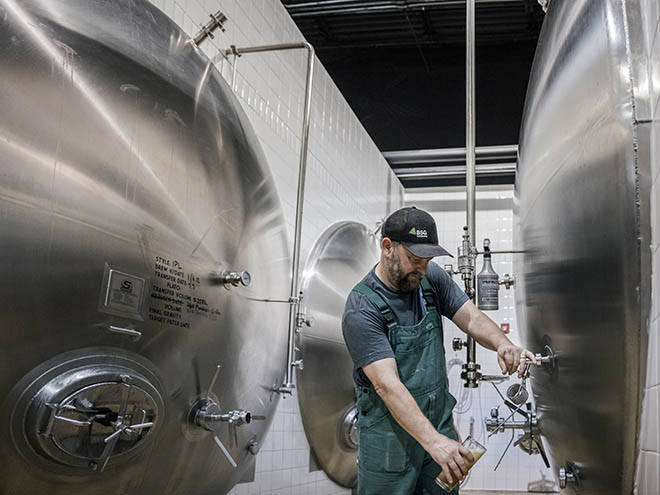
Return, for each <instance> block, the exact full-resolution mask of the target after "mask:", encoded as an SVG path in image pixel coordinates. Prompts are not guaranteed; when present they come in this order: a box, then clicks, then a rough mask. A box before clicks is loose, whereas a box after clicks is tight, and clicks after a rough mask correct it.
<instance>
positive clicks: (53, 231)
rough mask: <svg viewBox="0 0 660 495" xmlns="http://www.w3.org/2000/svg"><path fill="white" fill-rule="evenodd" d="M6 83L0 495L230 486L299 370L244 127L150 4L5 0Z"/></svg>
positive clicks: (0, 239) (0, 26)
mask: <svg viewBox="0 0 660 495" xmlns="http://www.w3.org/2000/svg"><path fill="white" fill-rule="evenodd" d="M0 74H2V76H1V77H0V108H2V114H1V117H0V273H2V279H3V283H2V284H1V285H0V300H2V311H1V313H0V315H1V316H0V321H1V323H2V324H1V329H0V493H3V494H12V495H33V494H34V493H42V492H43V493H49V494H52V495H60V494H67V495H76V494H78V495H81V494H85V495H107V494H111V493H112V494H118V493H121V494H123V495H130V494H134V493H145V494H190V495H193V494H200V495H201V494H211V493H213V494H218V493H225V492H227V491H229V489H230V488H231V487H232V486H233V485H234V484H235V483H236V482H237V481H239V480H240V479H241V478H246V477H249V475H250V469H251V468H252V467H253V466H254V463H253V460H254V455H255V454H256V453H257V452H258V450H259V446H260V444H261V442H262V440H263V438H264V435H265V432H266V430H267V428H268V425H269V423H270V420H271V417H272V414H273V412H274V410H275V407H276V405H277V402H278V394H277V393H275V392H274V391H273V389H276V388H277V387H279V385H280V384H281V383H282V381H283V378H284V372H285V367H286V362H285V361H286V342H287V314H288V303H286V300H287V298H288V285H289V271H288V269H289V265H290V262H289V258H288V255H287V244H286V236H285V229H284V222H283V217H282V214H281V210H280V203H279V199H278V197H277V194H276V191H275V187H274V183H273V180H272V178H271V176H270V173H269V171H268V169H267V166H266V163H265V160H264V157H263V154H262V152H261V150H260V146H259V144H258V141H257V139H256V136H255V134H254V132H253V130H252V129H251V127H250V124H249V122H248V120H247V118H246V116H245V114H244V113H243V112H242V111H241V109H240V106H239V104H238V103H237V101H236V98H235V97H234V96H233V94H232V92H231V90H230V89H229V87H228V86H227V85H226V84H225V83H224V81H223V80H222V78H221V76H220V75H219V73H218V72H217V71H216V69H215V68H214V66H213V65H212V64H211V63H210V62H209V60H208V59H207V58H206V57H205V56H203V55H202V54H201V53H200V52H199V50H198V49H197V47H196V46H195V45H194V44H193V43H191V42H190V39H189V36H188V35H186V34H185V33H184V32H182V31H181V29H179V28H178V27H177V26H176V25H175V24H174V23H173V22H171V21H170V20H169V19H168V18H167V17H166V16H165V15H164V14H163V13H162V12H160V11H159V10H158V9H157V8H155V7H154V6H152V5H151V4H150V3H148V2H146V1H142V0H115V1H112V2H108V1H104V0H0ZM245 271H247V272H249V274H250V275H251V281H252V283H251V285H249V286H245V285H247V284H248V283H249V282H250V277H248V275H247V274H246V273H244V272H245ZM283 300H284V301H285V302H284V303H282V302H281V301H283ZM275 301H280V302H275ZM218 365H219V366H220V367H219V368H218ZM216 372H217V373H216ZM214 376H217V379H216V380H215V382H214V383H211V382H212V380H213V377H214ZM221 447H222V448H224V449H225V450H226V455H225V453H224V452H223V451H222V449H221ZM230 459H231V461H230ZM232 461H233V462H235V463H236V465H237V467H236V468H234V467H232V465H231V462H232Z"/></svg>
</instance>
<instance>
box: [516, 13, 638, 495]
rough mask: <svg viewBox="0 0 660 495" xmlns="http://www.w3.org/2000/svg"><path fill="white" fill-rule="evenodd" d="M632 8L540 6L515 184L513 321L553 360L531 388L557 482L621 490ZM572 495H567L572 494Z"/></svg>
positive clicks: (632, 259)
mask: <svg viewBox="0 0 660 495" xmlns="http://www.w3.org/2000/svg"><path fill="white" fill-rule="evenodd" d="M639 4H640V2H624V1H622V0H599V1H591V0H552V1H550V2H549V9H548V12H547V16H546V19H545V22H544V25H543V29H542V32H541V37H540V40H539V45H538V48H537V52H536V57H535V60H534V65H533V69H532V76H531V79H530V85H529V90H528V91H529V92H528V95H527V100H526V104H525V113H524V117H523V124H522V135H521V141H520V156H519V163H518V174H517V179H516V209H517V211H516V217H517V221H518V222H519V229H518V233H517V235H518V238H517V239H516V247H518V248H520V249H523V250H524V251H525V253H524V254H523V255H521V256H520V257H519V259H518V261H519V263H518V265H517V272H518V273H519V274H520V277H518V280H519V281H520V283H519V284H517V286H516V287H517V294H516V295H517V304H518V316H519V321H520V323H521V326H522V327H523V331H524V339H525V340H526V342H525V343H526V345H527V346H528V347H529V348H530V349H532V350H534V351H535V352H541V353H543V354H553V355H554V356H555V359H554V362H551V363H548V364H545V365H544V366H543V367H541V368H539V369H536V370H535V371H534V374H533V380H532V381H531V382H532V388H533V393H534V398H535V401H536V405H537V408H538V415H539V421H540V425H541V429H542V432H543V435H544V442H545V444H546V446H547V447H548V449H549V452H550V454H551V457H552V464H553V468H554V469H555V472H556V473H557V475H558V477H559V478H560V484H561V485H567V488H569V489H571V487H573V488H575V489H578V488H580V489H581V490H582V491H581V492H580V493H584V494H585V495H591V494H594V495H595V494H598V495H603V494H617V495H619V494H622V495H623V494H630V493H632V492H633V484H634V481H635V480H634V477H635V470H636V460H637V456H638V454H639V439H638V431H639V423H640V410H641V400H642V389H643V385H644V380H645V372H646V352H647V337H646V336H647V331H648V329H647V326H648V316H649V305H650V294H651V291H650V282H651V281H650V250H649V245H650V242H651V241H650V210H649V199H650V192H649V191H650V178H649V168H650V163H649V162H650V160H649V150H650V144H649V136H650V134H649V129H650V124H649V123H648V112H649V101H648V99H649V96H648V85H647V84H646V83H645V82H644V81H645V80H646V70H647V68H646V64H647V62H648V60H647V58H646V56H645V53H644V49H643V47H644V46H645V43H644V42H643V32H644V29H643V24H642V12H641V7H640V5H639ZM571 493H572V491H571Z"/></svg>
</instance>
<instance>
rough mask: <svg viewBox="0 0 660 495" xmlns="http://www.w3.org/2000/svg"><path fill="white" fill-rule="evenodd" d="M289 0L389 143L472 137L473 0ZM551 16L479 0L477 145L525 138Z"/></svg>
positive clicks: (355, 103)
mask: <svg viewBox="0 0 660 495" xmlns="http://www.w3.org/2000/svg"><path fill="white" fill-rule="evenodd" d="M282 3H283V4H284V5H285V6H286V8H287V10H288V12H289V14H290V15H291V16H292V18H293V19H294V21H295V22H296V24H297V25H298V26H299V28H300V30H301V31H302V33H303V35H304V36H305V38H306V39H307V40H308V41H309V42H310V43H311V44H312V45H313V46H314V48H315V49H316V52H317V55H318V57H319V59H320V60H321V62H322V63H323V65H324V66H325V68H326V69H327V70H328V72H329V73H330V76H331V77H332V78H333V80H334V81H335V83H336V84H337V86H338V87H339V90H340V91H341V92H342V94H343V95H344V97H345V98H346V100H347V101H348V103H349V104H350V105H351V107H352V108H353V110H354V112H355V113H356V114H357V116H358V118H359V119H360V121H361V122H362V124H363V125H364V127H365V128H366V130H367V132H369V134H370V135H371V137H372V138H373V139H374V141H375V142H376V145H377V146H378V147H379V148H380V149H381V150H382V151H393V150H396V151H398V150H413V149H428V148H455V147H464V146H465V9H466V7H465V0H427V1H420V0H389V1H388V0H361V1H355V0H317V1H309V0H282ZM543 17H544V13H543V10H542V9H541V7H540V6H539V5H538V2H537V0H476V33H477V34H476V40H477V45H476V61H477V65H476V73H477V77H476V93H477V100H476V105H477V146H494V145H512V144H517V142H518V134H519V128H520V120H521V116H522V110H523V104H524V97H525V92H526V88H527V81H528V79H529V73H530V69H531V64H532V60H533V56H534V51H535V48H536V43H537V40H538V36H539V32H540V28H541V25H542V23H543ZM425 165H426V166H438V165H439V164H438V163H428V164H420V165H419V166H425ZM406 167H407V168H409V165H408V166H406ZM393 168H394V169H395V170H396V168H397V166H396V165H393ZM503 180H504V181H505V182H506V181H508V182H510V181H511V177H510V176H509V177H508V178H502V177H500V178H499V179H498V178H494V177H493V176H492V175H491V176H489V178H486V179H478V182H479V183H485V182H494V181H499V182H502V181H503ZM402 182H403V183H404V185H405V186H407V187H415V186H421V185H424V186H426V185H436V184H447V183H456V182H457V181H456V180H452V181H450V182H448V181H447V180H442V179H431V180H428V179H426V180H421V181H420V180H416V181H413V180H408V179H402ZM458 182H460V180H459V181H458Z"/></svg>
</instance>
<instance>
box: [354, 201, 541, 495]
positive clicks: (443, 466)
mask: <svg viewBox="0 0 660 495" xmlns="http://www.w3.org/2000/svg"><path fill="white" fill-rule="evenodd" d="M381 232H382V238H381V241H380V247H381V256H380V261H379V262H378V264H377V265H376V266H375V267H374V268H373V269H372V270H371V271H370V272H369V273H368V274H367V275H366V276H365V277H364V278H363V279H362V281H361V282H360V283H358V284H357V285H356V286H355V287H354V288H353V290H352V291H351V293H350V295H349V296H348V300H347V301H346V308H345V310H344V316H343V318H342V331H343V334H344V340H345V341H346V345H347V347H348V350H349V352H350V354H351V357H352V358H353V364H354V372H353V377H354V380H355V385H356V394H357V406H358V411H359V414H358V432H359V450H358V489H357V491H358V494H359V495H376V494H380V495H406V494H415V495H422V494H424V495H427V494H446V493H447V492H446V491H445V490H443V489H442V488H441V487H440V486H438V485H437V484H436V483H435V478H436V477H437V476H438V474H439V473H440V472H441V471H443V472H445V475H444V476H446V478H447V479H448V481H449V483H450V485H451V484H453V482H455V481H457V480H460V479H462V478H464V477H465V475H466V474H467V467H466V461H470V462H472V461H473V457H472V454H471V453H470V451H469V450H468V449H466V448H465V447H464V446H462V445H461V444H460V443H459V441H458V434H457V432H456V429H455V427H454V420H453V414H452V411H453V409H454V406H455V405H456V399H455V398H454V397H453V396H452V395H451V394H450V393H449V387H448V380H447V367H446V363H445V350H444V345H443V330H442V320H441V315H442V316H445V317H447V318H449V319H450V320H452V321H453V322H454V323H455V324H456V325H457V326H458V328H460V329H461V330H462V331H464V332H465V333H467V334H468V335H470V336H472V338H474V339H475V340H476V341H477V342H479V344H481V345H482V346H484V347H486V348H487V349H490V350H493V351H496V352H497V358H498V362H499V364H500V368H501V369H502V373H509V374H512V373H515V372H516V370H518V375H519V376H521V375H522V372H523V367H524V364H525V362H526V361H527V360H530V361H532V362H534V363H535V364H536V358H535V356H534V354H532V353H531V352H529V351H528V350H526V349H522V348H520V347H518V346H515V345H513V344H512V343H511V341H510V340H509V339H507V338H506V336H505V335H504V333H503V332H502V331H501V330H500V329H499V327H498V326H497V325H496V324H495V323H494V322H493V321H492V320H491V319H490V318H488V317H487V316H486V315H485V314H484V313H482V312H481V311H479V310H478V309H477V308H476V306H475V305H474V304H473V303H472V302H471V301H470V300H469V299H468V297H467V296H466V294H465V293H464V292H463V291H462V290H461V289H460V287H459V286H458V285H457V284H456V283H455V282H454V281H453V279H452V278H451V276H450V275H449V274H448V273H447V272H445V270H443V269H442V268H440V267H439V266H438V265H436V264H435V263H430V261H431V259H432V258H434V257H436V256H443V255H449V256H451V255H450V254H449V253H448V252H447V251H446V250H445V249H444V248H442V247H440V246H439V245H438V234H437V230H436V225H435V221H434V220H433V217H431V215H429V214H428V213H427V212H425V211H422V210H419V209H416V208H415V207H409V208H402V209H400V210H397V211H395V212H394V213H392V214H391V215H390V216H389V217H388V218H387V220H386V221H385V223H384V224H383V227H382V230H381ZM451 493H452V494H456V493H458V485H457V487H456V488H454V490H452V492H451Z"/></svg>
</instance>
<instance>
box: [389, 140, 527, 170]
mask: <svg viewBox="0 0 660 495" xmlns="http://www.w3.org/2000/svg"><path fill="white" fill-rule="evenodd" d="M466 154H467V153H466V149H465V148H438V149H425V150H402V151H386V152H384V153H383V157H385V159H386V160H387V162H388V163H389V164H390V165H408V164H415V163H432V162H439V163H444V162H450V163H451V162H461V161H465V157H466ZM517 155H518V145H516V144H511V145H503V146H480V147H478V148H475V156H476V158H479V159H482V160H496V159H507V160H513V161H515V159H516V157H517Z"/></svg>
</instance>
